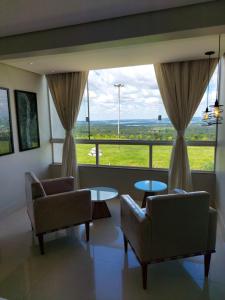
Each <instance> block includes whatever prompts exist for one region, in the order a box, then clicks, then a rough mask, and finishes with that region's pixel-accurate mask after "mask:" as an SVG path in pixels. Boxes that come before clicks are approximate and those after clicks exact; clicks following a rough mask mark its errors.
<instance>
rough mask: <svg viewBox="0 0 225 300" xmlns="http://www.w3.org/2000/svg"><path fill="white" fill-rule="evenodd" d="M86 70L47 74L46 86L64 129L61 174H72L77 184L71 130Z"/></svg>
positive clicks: (77, 111)
mask: <svg viewBox="0 0 225 300" xmlns="http://www.w3.org/2000/svg"><path fill="white" fill-rule="evenodd" d="M87 77H88V72H72V73H61V74H51V75H47V81H48V86H49V89H50V92H51V95H52V98H53V101H54V104H55V107H56V110H57V113H58V116H59V118H60V121H61V123H62V126H63V127H64V129H65V131H66V138H65V142H64V145H63V157H62V176H74V177H75V179H76V185H78V172H77V161H76V148H75V144H74V138H73V135H72V130H73V128H74V124H75V122H76V120H77V116H78V113H79V110H80V105H81V101H82V97H83V93H84V89H85V85H86V82H87Z"/></svg>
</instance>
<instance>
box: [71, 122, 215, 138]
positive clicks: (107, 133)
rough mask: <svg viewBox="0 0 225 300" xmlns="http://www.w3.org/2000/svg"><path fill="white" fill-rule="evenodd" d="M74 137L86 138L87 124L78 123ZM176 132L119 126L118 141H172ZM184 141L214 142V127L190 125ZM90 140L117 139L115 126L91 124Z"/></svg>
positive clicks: (167, 127)
mask: <svg viewBox="0 0 225 300" xmlns="http://www.w3.org/2000/svg"><path fill="white" fill-rule="evenodd" d="M74 135H75V137H76V138H79V139H86V138H88V124H85V123H84V122H82V123H78V124H77V125H76V128H75V132H74ZM175 135H176V132H175V130H174V128H173V127H172V125H171V124H165V123H163V124H158V123H157V124H155V125H154V124H151V125H150V124H144V123H142V124H138V125H132V124H129V125H124V124H122V125H120V139H128V140H149V141H172V140H174V138H175ZM185 136H186V139H187V140H190V141H215V137H216V127H215V126H209V127H205V126H202V125H201V124H196V123H192V124H191V125H190V126H189V127H188V128H187V130H186V135H185ZM90 137H91V139H117V138H118V134H117V125H116V124H107V123H106V122H105V123H97V122H93V124H92V123H91V125H90Z"/></svg>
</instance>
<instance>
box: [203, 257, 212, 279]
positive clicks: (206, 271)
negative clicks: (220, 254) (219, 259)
mask: <svg viewBox="0 0 225 300" xmlns="http://www.w3.org/2000/svg"><path fill="white" fill-rule="evenodd" d="M210 261H211V253H208V254H205V255H204V265H205V277H208V275H209V267H210Z"/></svg>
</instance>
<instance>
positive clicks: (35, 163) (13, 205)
mask: <svg viewBox="0 0 225 300" xmlns="http://www.w3.org/2000/svg"><path fill="white" fill-rule="evenodd" d="M0 87H5V88H9V91H10V105H11V115H12V127H13V139H14V153H13V154H10V155H6V156H0V217H2V216H3V215H6V214H8V213H10V212H12V211H13V210H16V209H18V208H20V207H22V206H24V204H25V186H24V172H26V171H28V170H32V171H34V172H35V173H36V174H37V175H38V176H41V177H47V175H48V165H49V163H51V159H52V158H51V146H50V143H49V138H50V126H49V109H48V101H47V88H46V80H45V78H44V77H43V76H40V75H37V74H34V73H31V72H27V71H23V70H20V69H16V68H13V67H10V66H7V65H4V64H0ZM14 89H18V90H26V91H32V92H36V93H37V104H38V117H39V130H40V143H41V147H40V148H38V149H34V150H29V151H24V152H19V148H18V135H17V125H16V114H15V101H14Z"/></svg>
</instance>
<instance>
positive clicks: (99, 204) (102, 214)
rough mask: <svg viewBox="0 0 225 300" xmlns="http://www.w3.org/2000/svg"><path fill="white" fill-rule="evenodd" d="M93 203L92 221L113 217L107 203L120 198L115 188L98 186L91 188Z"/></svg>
mask: <svg viewBox="0 0 225 300" xmlns="http://www.w3.org/2000/svg"><path fill="white" fill-rule="evenodd" d="M89 190H90V191H91V201H92V219H101V218H109V217H111V214H110V211H109V208H108V206H107V204H106V201H108V200H111V199H114V198H116V197H117V196H118V191H117V190H116V189H114V188H109V187H104V186H97V187H92V188H89Z"/></svg>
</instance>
